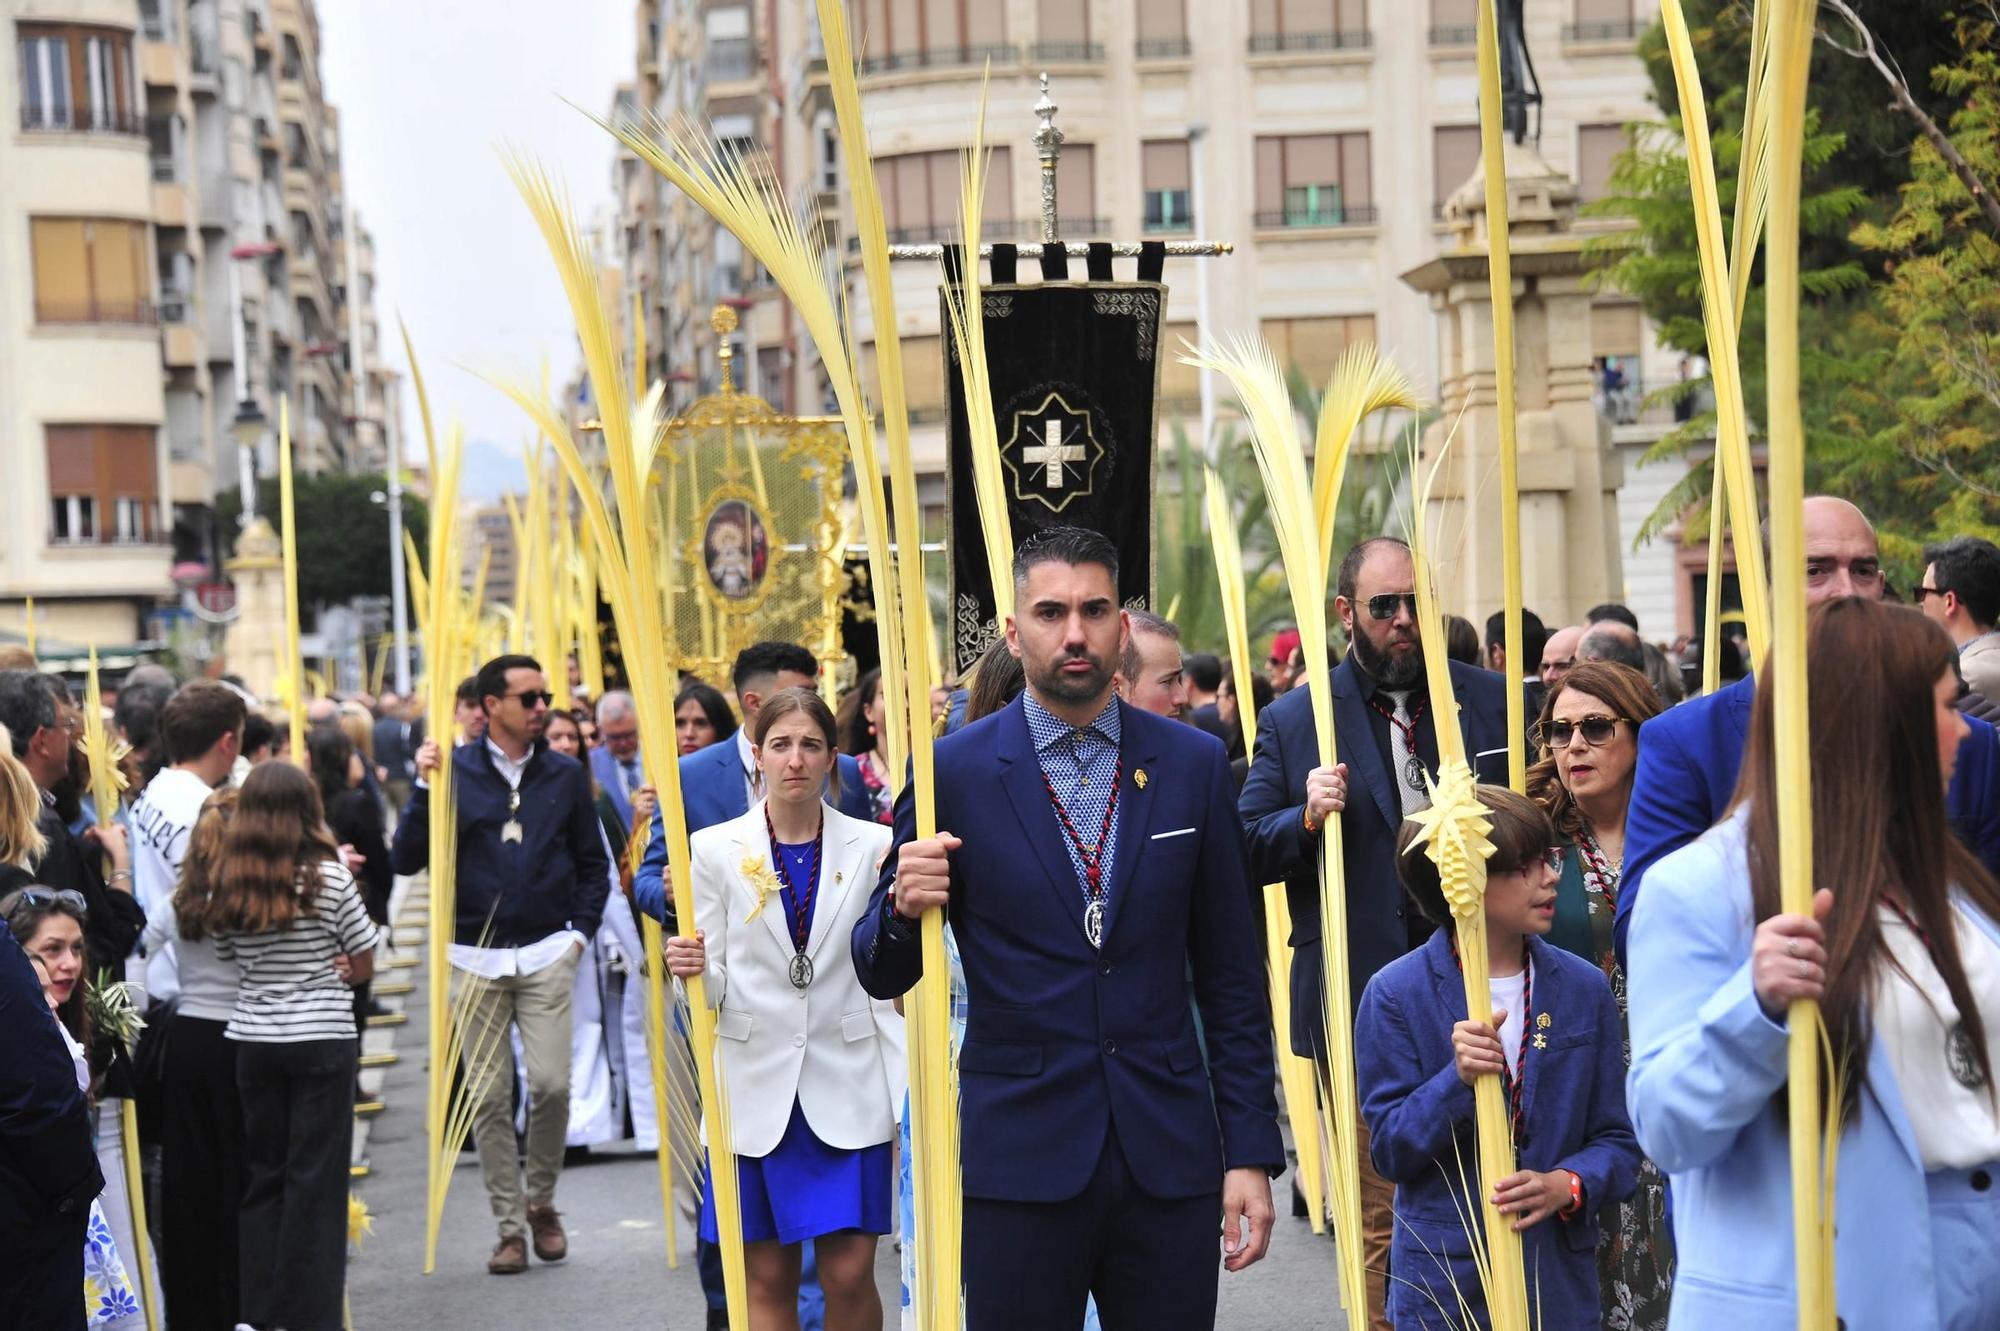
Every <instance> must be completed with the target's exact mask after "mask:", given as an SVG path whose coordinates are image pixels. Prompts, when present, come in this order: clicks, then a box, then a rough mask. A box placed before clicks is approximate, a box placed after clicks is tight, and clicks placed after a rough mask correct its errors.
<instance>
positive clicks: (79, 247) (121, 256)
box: [30, 217, 153, 324]
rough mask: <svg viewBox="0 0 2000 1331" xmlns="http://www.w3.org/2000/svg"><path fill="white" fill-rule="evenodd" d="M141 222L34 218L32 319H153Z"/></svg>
mask: <svg viewBox="0 0 2000 1331" xmlns="http://www.w3.org/2000/svg"><path fill="white" fill-rule="evenodd" d="M149 229H150V228H149V227H148V226H147V225H146V223H144V222H128V221H122V220H118V219H114V218H97V217H37V218H35V219H33V221H32V223H31V227H30V230H31V233H32V236H33V242H34V251H35V321H36V322H37V323H45V324H149V323H151V322H153V298H152V297H153V280H152V273H153V261H152V259H151V257H150V256H149V254H148V251H147V244H146V233H147V231H148V230H149Z"/></svg>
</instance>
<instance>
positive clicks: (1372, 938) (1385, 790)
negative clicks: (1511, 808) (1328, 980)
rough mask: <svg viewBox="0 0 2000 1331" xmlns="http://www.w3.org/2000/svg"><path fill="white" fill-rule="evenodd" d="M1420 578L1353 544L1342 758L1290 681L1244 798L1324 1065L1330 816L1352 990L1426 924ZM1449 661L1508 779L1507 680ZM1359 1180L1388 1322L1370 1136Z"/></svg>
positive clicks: (1307, 1040)
mask: <svg viewBox="0 0 2000 1331" xmlns="http://www.w3.org/2000/svg"><path fill="white" fill-rule="evenodd" d="M1416 576H1417V575H1416V566H1415V564H1414V563H1413V562H1412V560H1411V558H1410V548H1409V546H1407V545H1405V544H1404V543H1403V542H1402V541H1399V540H1397V539H1396V538H1394V537H1392V536H1378V537H1374V538H1373V539H1370V540H1366V541H1362V542H1361V543H1360V544H1358V545H1356V546H1355V547H1354V548H1353V549H1351V550H1349V551H1348V552H1347V555H1346V557H1345V558H1343V559H1342V560H1341V561H1340V571H1339V574H1338V576H1337V577H1336V578H1335V591H1336V595H1335V597H1334V602H1333V605H1334V611H1335V613H1336V614H1338V615H1339V617H1340V622H1341V625H1342V626H1343V627H1344V628H1345V629H1346V630H1347V640H1348V642H1349V644H1351V650H1350V651H1349V652H1348V653H1347V657H1346V659H1345V660H1343V661H1342V662H1341V663H1340V665H1339V667H1338V668H1336V669H1335V670H1334V672H1333V729H1334V745H1335V748H1336V749H1337V750H1338V756H1339V757H1340V758H1341V759H1342V762H1341V763H1340V764H1339V765H1338V766H1333V767H1329V766H1327V765H1326V764H1325V763H1324V762H1322V761H1321V756H1320V752H1319V737H1318V732H1317V730H1316V728H1315V726H1314V723H1313V705H1312V697H1311V692H1310V690H1308V689H1305V688H1296V687H1295V688H1293V689H1292V690H1291V691H1290V692H1289V693H1286V694H1284V695H1282V696H1281V697H1279V699H1278V700H1277V701H1276V702H1274V703H1272V704H1271V705H1270V706H1269V707H1267V708H1266V709H1265V710H1264V714H1263V717H1262V718H1261V719H1260V720H1259V722H1258V726H1257V752H1256V754H1255V756H1254V758H1253V759H1252V761H1251V763H1250V773H1249V776H1248V777H1247V778H1246V779H1245V781H1244V783H1243V792H1242V794H1241V796H1240V797H1239V798H1238V803H1237V807H1238V810H1239V812H1240V813H1241V815H1242V819H1243V825H1244V828H1245V830H1246V831H1247V833H1248V834H1249V839H1250V880H1251V881H1252V882H1253V883H1258V884H1263V883H1273V882H1279V881H1282V882H1283V883H1284V884H1285V896H1286V900H1287V902H1288V904H1289V905H1290V907H1291V914H1292V937H1291V943H1292V946H1293V948H1294V949H1295V951H1294V953H1293V957H1292V976H1291V982H1292V1029H1291V1032H1290V1034H1291V1041H1292V1049H1293V1051H1294V1052H1296V1053H1298V1054H1299V1055H1301V1056H1302V1057H1310V1058H1312V1059H1314V1060H1315V1062H1317V1063H1320V1064H1322V1065H1323V1064H1324V1063H1325V1061H1326V999H1325V990H1324V987H1323V984H1322V979H1321V976H1322V972H1321V966H1322V964H1323V963H1322V958H1321V947H1320V923H1319V893H1320V882H1319V859H1320V851H1319V839H1320V833H1321V831H1322V829H1323V828H1324V827H1325V824H1326V820H1327V819H1329V818H1334V817H1338V818H1339V819H1340V820H1341V822H1340V830H1341V837H1342V842H1341V844H1342V848H1343V850H1344V867H1345V878H1346V895H1347V967H1348V976H1349V979H1350V982H1351V987H1352V990H1353V992H1352V994H1351V995H1350V1001H1351V1002H1353V1003H1355V1004H1357V1005H1358V1004H1359V1002H1360V1000H1361V991H1362V989H1363V988H1365V987H1366V986H1367V984H1368V980H1369V977H1371V976H1372V975H1374V974H1375V972H1376V971H1378V970H1380V969H1382V967H1384V966H1386V965H1388V964H1389V963H1390V962H1392V961H1394V960H1396V958H1398V957H1400V956H1402V955H1403V954H1404V953H1406V952H1408V951H1410V950H1412V949H1413V948H1415V947H1418V946H1420V945H1421V944H1422V943H1423V941H1424V939H1425V938H1426V937H1428V936H1429V934H1430V933H1431V925H1430V924H1428V923H1426V922H1425V921H1424V920H1422V919H1421V918H1420V917H1419V916H1418V915H1417V914H1416V912H1415V911H1414V910H1413V909H1411V908H1410V906H1409V902H1408V900H1407V898H1405V897H1404V895H1403V892H1402V888H1401V887H1400V886H1399V885H1398V880H1397V878H1396V834H1397V832H1398V830H1399V829H1400V828H1401V827H1402V824H1403V818H1404V816H1405V815H1406V814H1408V813H1410V812H1411V811H1413V810H1415V809H1418V808H1421V807H1423V806H1424V805H1425V804H1427V803H1429V797H1428V795H1427V794H1426V793H1425V787H1424V777H1425V774H1429V775H1430V776H1431V777H1432V778H1433V779H1434V778H1435V777H1436V775H1437V764H1438V748H1437V725H1436V721H1435V718H1433V717H1432V716H1431V714H1430V709H1429V705H1428V695H1427V693H1426V691H1425V685H1424V650H1425V643H1424V641H1423V639H1422V637H1421V636H1420V635H1419V633H1418V630H1417V608H1416V594H1415V593H1416V585H1417V584H1416ZM1450 670H1451V683H1452V690H1453V692H1454V694H1455V695H1456V697H1457V700H1458V709H1459V710H1458V722H1459V726H1460V728H1461V729H1462V731H1463V733H1464V737H1465V751H1466V754H1467V755H1468V756H1469V757H1470V758H1471V759H1472V765H1473V767H1474V769H1475V770H1476V771H1477V772H1478V773H1479V776H1480V779H1481V780H1483V781H1501V782H1504V781H1505V780H1506V779H1507V694H1506V689H1507V685H1506V683H1505V682H1504V680H1503V679H1502V677H1501V676H1499V675H1495V674H1493V673H1491V672H1490V671H1485V670H1481V669H1479V668H1478V667H1476V666H1469V665H1463V664H1460V663H1459V662H1456V661H1454V662H1452V663H1451V664H1450ZM1350 778H1351V784H1350ZM1350 796H1351V798H1350ZM1350 1010H1352V1009H1350ZM1361 1189H1362V1226H1363V1246H1364V1251H1363V1254H1362V1256H1363V1261H1364V1263H1365V1265H1366V1267H1367V1269H1368V1302H1369V1310H1370V1320H1371V1324H1372V1325H1374V1326H1378V1327H1382V1326H1387V1325H1388V1323H1387V1321H1386V1320H1385V1314H1384V1312H1383V1304H1384V1297H1385V1292H1386V1287H1385V1284H1384V1280H1385V1272H1386V1270H1387V1266H1388V1260H1389V1239H1390V1228H1391V1225H1392V1224H1393V1212H1392V1210H1391V1203H1392V1198H1393V1190H1392V1189H1391V1188H1390V1185H1389V1184H1387V1183H1386V1182H1384V1181H1382V1179H1381V1178H1380V1177H1379V1176H1377V1175H1376V1173H1375V1171H1374V1168H1373V1166H1372V1165H1371V1164H1370V1162H1369V1159H1368V1148H1367V1143H1366V1139H1365V1138H1364V1139H1363V1142H1362V1146H1361Z"/></svg>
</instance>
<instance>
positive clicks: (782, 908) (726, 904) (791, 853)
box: [666, 688, 904, 1331]
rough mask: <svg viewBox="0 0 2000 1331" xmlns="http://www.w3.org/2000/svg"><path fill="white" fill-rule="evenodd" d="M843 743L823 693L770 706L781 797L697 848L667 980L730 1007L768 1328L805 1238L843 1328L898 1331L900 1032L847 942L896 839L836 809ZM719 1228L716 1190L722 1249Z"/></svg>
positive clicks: (731, 1089)
mask: <svg viewBox="0 0 2000 1331" xmlns="http://www.w3.org/2000/svg"><path fill="white" fill-rule="evenodd" d="M837 740H838V735H837V733H836V728H835V726H834V720H833V713H832V712H831V711H829V710H828V709H827V705H826V703H825V701H824V700H823V699H821V698H820V696H819V694H817V693H815V692H814V691H813V690H811V689H810V688H789V689H781V690H779V691H778V692H777V693H774V694H773V695H772V696H771V697H770V698H768V699H766V700H765V701H764V705H763V706H762V707H761V708H759V709H758V712H757V718H756V725H755V746H754V748H753V750H752V752H753V753H754V755H755V757H756V761H757V764H758V766H759V768H760V769H761V770H762V772H763V774H764V789H765V790H766V791H767V792H768V794H767V795H766V796H765V798H763V799H760V800H758V801H757V803H756V804H755V805H753V806H752V807H751V809H750V810H749V812H747V813H746V814H744V815H743V816H742V817H741V818H736V819H732V820H731V821H729V822H726V823H719V824H717V825H715V826H713V827H708V828H704V829H703V830H701V831H699V832H696V833H695V834H694V838H693V840H692V842H691V843H690V849H691V852H692V861H691V863H692V868H693V877H694V885H695V901H696V903H697V906H698V909H699V911H700V915H699V918H698V920H697V921H696V923H697V924H698V926H699V927H698V928H697V929H696V931H695V933H694V935H693V936H692V937H684V936H677V937H674V938H672V939H670V940H668V943H667V956H666V960H667V967H668V969H669V970H670V971H671V972H672V973H673V974H674V975H675V976H678V977H681V978H683V979H685V978H686V977H689V976H693V975H701V976H703V977H704V978H705V980H706V983H707V993H708V1001H709V1002H710V1003H711V1004H714V1005H716V1006H717V1007H718V1009H719V1013H718V1021H717V1030H718V1031H719V1033H720V1035H721V1037H722V1039H721V1045H722V1047H721V1049H720V1051H719V1053H718V1061H719V1062H720V1063H721V1069H720V1071H721V1075H722V1078H723V1082H724V1084H725V1086H726V1088H727V1092H728V1098H729V1104H730V1118H731V1123H732V1126H733V1131H734V1135H735V1140H734V1146H735V1150H736V1167H737V1171H738V1178H739V1182H740V1184H741V1200H742V1225H743V1240H744V1244H743V1246H744V1259H745V1265H746V1267H747V1269H748V1273H749V1286H750V1325H751V1327H752V1328H755V1329H756V1331H775V1329H776V1328H780V1327H787V1326H791V1327H795V1326H797V1325H798V1300H799V1272H800V1262H801V1257H800V1251H799V1249H800V1245H801V1244H802V1243H806V1242H810V1243H812V1245H813V1248H814V1251H815V1254H816V1256H817V1259H818V1264H819V1280H820V1287H821V1289H822V1290H824V1291H825V1294H826V1326H827V1331H861V1328H864V1327H866V1328H879V1327H880V1326H881V1325H882V1303H881V1297H880V1295H879V1293H878V1292H877V1290H876V1286H875V1248H876V1240H877V1237H878V1236H879V1235H882V1234H886V1233H888V1232H889V1227H890V1206H891V1197H892V1188H893V1184H892V1182H891V1168H892V1166H891V1146H890V1141H891V1139H892V1138H894V1136H895V1133H896V1120H895V1112H894V1110H893V1108H892V1105H893V1100H892V1098H891V1096H892V1093H895V1092H900V1088H901V1085H902V1082H903V1078H904V1069H903V1047H902V1021H901V1020H900V1018H898V1017H897V1016H896V1014H895V1011H894V1009H893V1008H891V1007H890V1005H889V1004H887V1003H882V1002H878V1001H875V1000H873V999H870V998H869V997H868V995H867V994H866V993H865V992H863V990H862V988H861V982H860V980H859V979H858V978H857V977H856V975H855V972H854V966H853V963H852V962H851V960H850V959H849V957H848V939H849V936H850V935H851V934H852V932H853V929H854V925H855V923H856V922H857V921H858V920H859V919H860V918H861V915H862V914H863V913H864V912H865V911H867V909H868V903H869V900H870V889H871V888H872V886H873V884H874V881H875V875H876V871H877V866H878V865H879V864H880V862H881V859H882V857H883V856H884V855H885V854H887V853H888V849H889V839H890V835H889V830H888V829H887V828H885V827H882V826H880V825H879V824H876V823H871V822H864V821H862V820H860V819H856V818H850V817H848V816H847V815H845V814H843V813H841V812H840V811H839V810H838V809H836V808H834V807H832V806H831V805H830V804H828V803H827V801H826V799H825V798H824V796H823V792H824V791H825V790H826V788H827V783H828V780H829V778H830V777H832V776H833V775H834V774H835V772H836V762H835V760H836V755H837V753H838V751H839V747H838V744H837ZM758 916H762V917H763V918H761V919H760V918H757V917H758ZM892 1085H893V1086H894V1087H895V1092H892ZM722 1158H723V1160H725V1161H727V1160H728V1158H729V1157H728V1156H727V1155H724V1156H723V1157H722ZM715 1226H716V1220H715V1209H714V1200H713V1192H712V1189H711V1188H710V1187H709V1186H707V1185H705V1186H704V1197H703V1201H702V1214H701V1230H702V1236H703V1237H704V1238H706V1239H707V1240H708V1241H709V1242H711V1243H713V1242H715V1241H716V1228H715Z"/></svg>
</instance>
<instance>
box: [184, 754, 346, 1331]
mask: <svg viewBox="0 0 2000 1331" xmlns="http://www.w3.org/2000/svg"><path fill="white" fill-rule="evenodd" d="M201 924H202V926H203V928H204V929H205V931H206V932H207V933H209V934H210V935H211V936H212V937H213V938H214V939H215V942H216V950H217V952H218V954H220V955H221V956H222V957H223V958H224V959H225V960H234V961H235V963H236V966H237V970H238V984H237V992H236V1005H235V1008H234V1010H233V1011H232V1012H231V1014H230V1018H229V1029H228V1036H229V1038H230V1039H231V1040H232V1041H235V1042H236V1080H237V1085H238V1087H239V1090H240V1092H241V1094H242V1097H243V1130H244V1142H245V1147H246V1159H245V1166H246V1168H245V1180H244V1191H243V1210H242V1218H241V1225H240V1227H239V1231H238V1247H239V1253H240V1257H241V1263H242V1288H243V1300H242V1317H243V1319H244V1320H245V1321H247V1322H250V1323H252V1324H253V1325H257V1326H282V1327H285V1328H287V1329H288V1331H319V1329H320V1328H334V1327H338V1326H340V1325H341V1304H342V1299H341V1294H342V1290H343V1287H344V1284H345V1278H346V1266H347V1164H348V1155H349V1150H350V1145H351V1142H352V1138H353V1122H354V1121H353V1114H352V1109H353V1095H354V1073H355V1059H356V1040H355V1027H354V1006H353V999H352V997H351V996H350V995H349V993H348V985H349V984H352V983H355V982H358V981H362V980H366V979H367V978H368V977H369V976H370V975H371V974H373V972H374V948H375V943H376V937H377V935H376V929H375V924H374V922H373V921H372V920H370V919H369V918H368V913H367V911H366V910H365V909H364V908H363V906H362V904H361V896H360V893H359V891H357V889H356V888H355V884H354V876H353V875H352V874H350V873H349V872H348V871H347V868H346V866H345V865H343V864H342V863H341V859H340V849H339V847H338V846H337V845H335V844H334V841H333V838H332V836H331V834H330V833H329V832H328V830H327V826H326V817H325V813H324V811H323V810H322V808H321V806H320V798H319V788H318V787H317V786H315V785H314V784H313V781H312V778H311V777H309V776H307V775H306V774H305V773H304V772H302V771H300V770H299V769H298V768H296V767H293V766H292V765H291V764H289V763H265V764H264V765H263V766H261V767H257V768H253V769H252V770H251V772H250V775H249V776H248V777H246V778H245V779H244V782H243V787H242V790H241V792H240V793H239V794H238V796H237V803H236V813H235V816H234V817H233V818H232V819H231V820H230V822H229V826H228V829H227V830H226V831H225V832H224V833H223V838H222V853H221V857H220V859H219V861H218V862H217V863H216V865H215V867H214V871H213V879H212V887H211V891H210V893H209V896H208V899H207V902H206V903H205V909H204V910H203V912H202V915H201Z"/></svg>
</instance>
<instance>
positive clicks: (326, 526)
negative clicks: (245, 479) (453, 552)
mask: <svg viewBox="0 0 2000 1331" xmlns="http://www.w3.org/2000/svg"><path fill="white" fill-rule="evenodd" d="M387 493H388V478H387V477H386V476H384V475H383V474H382V473H381V472H361V473H347V472H338V473H337V472H328V473H325V474H322V475H318V476H299V477H295V478H294V479H293V482H292V507H293V509H294V510H295V511H296V512H297V514H298V520H299V532H298V546H299V601H300V603H301V605H302V606H303V607H304V608H306V609H307V610H308V611H310V610H312V609H313V608H314V607H317V606H322V605H334V604H339V603H342V602H345V601H349V600H352V599H353V598H354V597H357V596H386V595H388V594H389V580H390V570H389V506H388V503H387V501H386V498H385V499H384V501H383V502H380V503H378V502H376V500H375V498H374V496H375V495H377V494H382V495H384V496H386V495H387ZM215 511H216V523H217V526H218V527H219V528H220V529H221V530H223V531H225V532H232V533H233V532H235V531H236V530H237V519H238V517H239V516H240V515H241V513H242V503H241V500H240V499H239V497H238V495H237V492H236V491H234V490H229V491H226V492H224V493H223V494H221V495H219V496H217V499H216V505H215ZM257 511H258V512H259V513H260V514H262V515H263V516H264V517H266V518H267V519H269V520H270V523H271V527H272V529H273V530H275V531H277V532H278V533H279V534H280V535H283V533H284V524H283V515H282V514H281V513H280V512H279V510H278V480H277V478H276V477H275V476H270V477H264V478H263V479H261V480H259V482H258V483H257ZM403 530H404V531H406V532H408V533H409V534H410V538H411V539H412V540H414V541H415V542H416V543H417V548H418V549H419V550H422V549H424V548H425V541H426V540H427V537H428V533H429V531H430V511H429V510H428V509H427V508H426V507H425V506H424V502H423V500H421V499H419V498H418V497H417V496H415V495H413V494H411V493H410V492H409V491H408V490H405V491H404V492H403ZM231 540H232V541H233V540H234V537H233V536H232V537H231ZM308 619H310V615H309V616H308Z"/></svg>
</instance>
